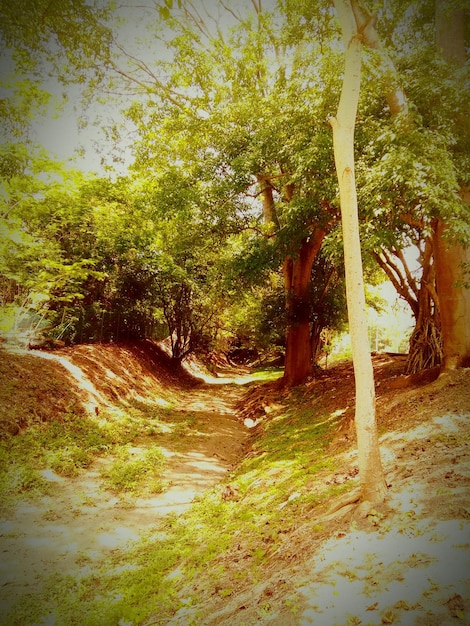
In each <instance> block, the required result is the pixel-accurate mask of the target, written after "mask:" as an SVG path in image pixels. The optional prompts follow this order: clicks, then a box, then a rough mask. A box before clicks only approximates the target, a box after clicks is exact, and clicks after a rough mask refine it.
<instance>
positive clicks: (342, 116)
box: [330, 0, 386, 503]
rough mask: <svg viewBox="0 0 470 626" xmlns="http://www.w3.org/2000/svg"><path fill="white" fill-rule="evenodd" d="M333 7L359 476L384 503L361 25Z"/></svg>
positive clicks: (337, 147) (346, 7) (366, 493)
mask: <svg viewBox="0 0 470 626" xmlns="http://www.w3.org/2000/svg"><path fill="white" fill-rule="evenodd" d="M334 4H335V8H336V12H337V15H338V20H339V23H340V25H341V30H342V33H343V42H344V47H345V69H344V77H343V86H342V90H341V97H340V101H339V104H338V111H337V114H336V117H334V118H331V120H330V121H331V126H332V128H333V145H334V155H335V165H336V171H337V175H338V184H339V191H340V206H341V222H342V228H343V245H344V267H345V274H346V297H347V304H348V319H349V332H350V335H351V345H352V353H353V364H354V376H355V383H356V407H355V423H356V433H357V442H358V459H359V477H360V484H361V494H362V498H363V500H364V501H365V502H372V503H374V502H382V501H383V499H384V497H385V493H386V484H385V478H384V473H383V469H382V463H381V458H380V448H379V443H378V435H377V425H376V421H375V386H374V374H373V369H372V359H371V355H370V350H369V337H368V329H367V316H366V303H365V290H364V280H363V273H362V255H361V243H360V239H359V220H358V211H357V194H356V183H355V174H354V170H355V167H354V165H355V163H354V126H355V120H356V113H357V105H358V101H359V92H360V81H361V54H362V53H361V47H362V44H361V39H362V37H363V34H364V24H360V23H359V24H358V20H357V19H356V17H355V13H354V10H353V7H354V0H353V2H351V0H335V2H334ZM356 14H357V13H356ZM365 27H367V24H366V25H365Z"/></svg>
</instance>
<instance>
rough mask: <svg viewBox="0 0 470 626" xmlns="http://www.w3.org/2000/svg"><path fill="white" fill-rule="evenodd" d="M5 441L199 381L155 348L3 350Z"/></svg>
mask: <svg viewBox="0 0 470 626" xmlns="http://www.w3.org/2000/svg"><path fill="white" fill-rule="evenodd" d="M0 380H1V381H2V385H1V388H0V435H1V434H2V433H4V434H5V433H9V434H16V433H18V432H19V431H20V430H21V429H24V428H27V427H28V426H29V425H31V424H32V423H37V422H45V421H51V420H61V419H62V418H63V416H64V415H66V414H67V413H75V414H81V413H83V412H84V411H88V412H95V413H98V412H99V411H100V410H101V409H102V408H103V407H107V406H110V405H115V404H119V403H126V401H127V400H129V399H130V398H134V399H139V398H149V397H150V398H153V397H155V396H156V395H158V394H159V393H161V392H162V391H163V390H164V391H165V392H166V393H168V392H170V393H171V391H172V390H181V389H189V388H191V387H195V386H196V385H198V384H200V382H201V381H200V380H199V379H198V378H196V377H195V376H194V375H193V374H191V373H189V372H188V371H187V370H185V369H184V368H183V367H182V366H177V365H175V364H174V363H172V361H171V358H170V357H169V356H168V354H167V353H166V352H165V351H164V350H163V349H162V348H161V347H160V346H159V345H158V344H156V343H155V342H152V341H148V340H146V341H140V342H137V343H135V344H121V345H115V344H108V345H96V344H93V345H81V346H74V347H71V348H63V349H60V350H54V351H51V352H45V351H39V350H31V351H29V352H26V351H24V350H21V351H13V352H10V351H7V350H6V349H5V348H4V347H1V348H0Z"/></svg>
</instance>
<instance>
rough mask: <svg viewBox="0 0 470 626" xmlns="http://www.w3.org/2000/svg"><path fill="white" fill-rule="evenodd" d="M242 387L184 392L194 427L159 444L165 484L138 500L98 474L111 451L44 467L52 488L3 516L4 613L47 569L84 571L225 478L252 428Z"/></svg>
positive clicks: (0, 598) (0, 596)
mask: <svg viewBox="0 0 470 626" xmlns="http://www.w3.org/2000/svg"><path fill="white" fill-rule="evenodd" d="M218 382H221V381H218ZM243 391H244V388H243V386H241V385H237V384H226V385H222V384H218V385H208V384H205V385H202V386H200V387H197V388H195V389H193V390H188V391H187V392H185V393H184V395H183V394H182V396H181V397H182V398H184V400H182V402H181V405H180V406H178V408H177V411H178V413H179V414H185V413H188V414H190V415H191V417H192V419H193V420H194V425H195V435H194V436H191V437H187V438H185V437H184V436H181V439H180V440H179V441H178V440H175V442H174V446H173V447H172V448H170V447H168V448H162V447H161V449H162V451H163V453H164V455H165V456H166V457H167V463H166V467H165V471H164V475H163V481H164V483H166V484H168V488H167V489H166V490H165V491H164V492H163V493H161V494H157V495H154V496H153V497H148V498H142V497H140V498H136V499H134V500H129V499H127V500H126V498H122V497H118V496H116V495H113V494H112V493H111V492H110V491H108V490H106V489H105V488H104V487H103V480H102V477H101V474H100V467H101V466H102V465H103V464H105V463H110V459H109V457H106V458H100V459H97V460H96V461H95V462H94V463H93V465H92V466H91V467H90V468H89V469H88V470H87V471H84V472H83V473H82V474H81V475H80V476H78V477H76V478H64V477H60V476H58V475H57V474H55V473H54V472H52V471H51V470H45V471H43V476H44V477H45V478H46V479H47V480H49V481H50V482H51V483H53V491H52V495H50V496H44V497H41V498H40V499H35V500H34V501H26V500H23V501H21V502H19V503H18V505H17V506H16V507H15V508H14V509H13V510H12V511H9V513H8V516H7V517H6V518H5V519H3V520H0V537H1V547H0V551H1V562H0V607H1V609H0V616H1V613H2V611H5V614H6V613H7V612H8V608H9V607H10V606H12V605H13V604H14V602H15V601H16V600H17V599H18V598H19V597H21V596H23V595H25V594H28V593H29V592H33V591H34V592H37V591H38V590H39V589H40V588H41V581H42V579H43V577H44V573H45V572H47V575H48V576H50V575H53V574H54V573H56V572H57V573H60V574H61V575H64V574H70V575H71V576H74V577H76V576H80V575H84V574H86V573H87V572H88V571H89V570H90V569H91V568H92V567H93V565H94V564H96V563H99V562H100V561H102V560H103V559H104V558H105V557H106V556H107V555H108V554H109V553H110V552H111V551H112V550H114V549H117V548H125V546H126V545H127V544H129V542H133V541H136V540H138V539H139V537H140V536H142V535H143V534H145V533H146V532H147V531H149V530H150V529H151V528H152V526H154V525H155V524H156V521H157V520H158V518H159V517H161V516H162V515H165V514H167V513H170V512H175V513H180V512H182V511H184V510H185V509H186V508H187V507H189V506H190V504H191V502H192V500H193V499H194V497H195V496H196V495H197V494H200V493H202V492H203V491H205V490H206V489H208V488H210V487H212V486H213V485H215V484H216V483H218V482H219V481H221V480H222V479H223V478H224V477H225V476H226V474H227V472H229V471H230V470H231V469H232V468H233V467H234V464H235V463H236V461H237V460H238V459H239V458H240V457H241V456H242V454H243V450H244V446H245V444H246V441H247V436H248V433H249V430H248V429H247V428H246V427H245V426H244V425H243V422H240V421H237V419H236V416H235V410H234V407H235V404H236V402H237V401H238V400H239V399H240V397H241V395H242V393H243ZM148 444H149V438H144V437H143V438H140V439H139V441H138V443H136V444H135V445H134V447H133V448H132V452H133V453H134V454H136V455H138V454H139V452H140V451H141V450H142V448H145V446H148ZM159 447H160V446H159ZM0 622H1V619H0Z"/></svg>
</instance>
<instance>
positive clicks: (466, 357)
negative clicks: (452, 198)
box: [434, 219, 470, 370]
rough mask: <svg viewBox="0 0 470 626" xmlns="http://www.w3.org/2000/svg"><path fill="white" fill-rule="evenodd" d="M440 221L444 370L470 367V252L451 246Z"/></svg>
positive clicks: (438, 279) (438, 247) (438, 275)
mask: <svg viewBox="0 0 470 626" xmlns="http://www.w3.org/2000/svg"><path fill="white" fill-rule="evenodd" d="M445 230H446V226H445V224H444V222H443V221H442V220H441V219H440V220H438V223H437V226H436V230H435V244H434V247H435V251H434V255H435V260H436V283H437V290H438V294H439V305H440V312H441V334H442V342H443V346H444V356H443V359H442V367H443V369H444V370H449V369H455V368H457V367H462V366H468V365H470V289H469V288H466V287H465V286H464V284H463V283H464V281H465V278H466V277H465V273H464V264H465V263H470V255H469V248H464V247H463V246H461V245H458V244H455V243H451V242H450V241H449V240H448V239H447V238H446V237H445Z"/></svg>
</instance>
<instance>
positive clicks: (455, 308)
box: [434, 0, 470, 370]
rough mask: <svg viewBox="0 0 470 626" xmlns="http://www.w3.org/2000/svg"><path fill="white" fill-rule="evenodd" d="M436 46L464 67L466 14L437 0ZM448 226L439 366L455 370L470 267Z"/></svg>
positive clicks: (465, 332)
mask: <svg viewBox="0 0 470 626" xmlns="http://www.w3.org/2000/svg"><path fill="white" fill-rule="evenodd" d="M435 6H436V46H437V49H438V51H440V52H441V53H442V56H443V57H444V59H445V60H446V61H447V62H448V63H449V64H450V65H451V66H452V65H454V67H459V66H462V65H464V64H465V61H466V57H467V54H466V49H465V39H464V26H465V11H464V9H463V8H456V7H454V8H453V9H452V10H451V11H450V10H449V6H448V3H446V2H442V0H436V5H435ZM456 123H457V124H459V125H460V127H461V130H462V132H469V124H468V117H467V116H466V119H456ZM460 196H461V198H462V200H463V202H464V203H465V204H467V205H470V188H469V187H464V188H462V189H461V190H460ZM446 231H447V225H446V223H445V221H444V220H443V219H442V218H440V219H439V220H438V222H437V226H436V229H435V238H434V249H435V261H436V283H437V292H438V296H439V305H440V312H441V332H442V341H443V346H444V358H443V361H442V366H443V369H444V370H449V369H455V368H457V367H460V366H462V365H467V364H468V363H470V289H469V288H466V287H465V285H464V282H465V273H464V267H465V264H470V246H468V245H466V246H464V245H462V244H461V243H458V242H452V241H451V240H450V238H449V237H446Z"/></svg>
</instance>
